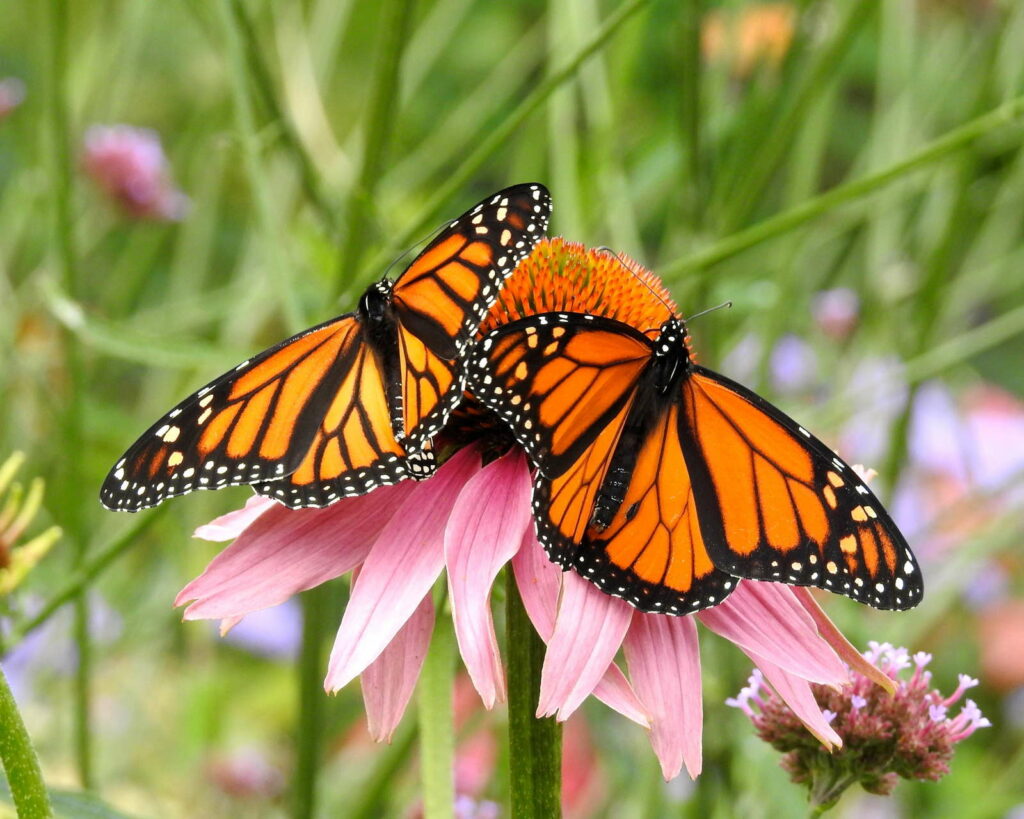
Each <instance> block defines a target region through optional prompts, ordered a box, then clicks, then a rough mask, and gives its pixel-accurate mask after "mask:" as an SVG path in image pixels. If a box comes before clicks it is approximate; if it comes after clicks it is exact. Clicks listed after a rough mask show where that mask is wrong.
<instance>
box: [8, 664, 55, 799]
mask: <svg viewBox="0 0 1024 819" xmlns="http://www.w3.org/2000/svg"><path fill="white" fill-rule="evenodd" d="M0 759H2V760H3V765H4V771H5V772H6V773H7V782H8V784H9V785H10V787H11V796H12V797H14V805H15V807H16V808H17V810H18V818H19V819H43V817H50V816H53V808H51V807H50V796H49V794H47V792H46V784H45V783H44V782H43V772H42V769H41V768H40V767H39V758H38V757H37V756H36V752H35V749H34V748H33V747H32V740H31V739H30V738H29V735H28V731H27V730H25V723H24V721H23V720H22V718H21V714H20V713H19V712H18V704H17V703H16V702H15V701H14V694H12V693H11V687H10V686H9V685H8V684H7V678H6V677H5V676H4V673H3V670H2V669H0Z"/></svg>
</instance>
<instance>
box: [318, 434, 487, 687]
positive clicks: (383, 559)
mask: <svg viewBox="0 0 1024 819" xmlns="http://www.w3.org/2000/svg"><path fill="white" fill-rule="evenodd" d="M479 470H480V453H479V452H477V450H476V448H475V447H467V448H466V449H463V450H462V451H460V452H458V453H457V454H455V455H453V456H452V458H451V459H450V460H449V461H448V462H447V463H445V465H444V466H442V467H441V468H440V469H439V470H438V471H437V473H436V474H435V475H434V476H433V477H432V478H431V479H430V480H429V481H424V482H423V483H421V484H417V485H415V486H414V487H413V489H412V491H411V492H409V494H408V495H407V496H406V498H405V502H404V503H403V504H402V505H401V507H400V508H399V509H398V510H397V512H395V514H394V516H393V517H392V518H391V520H389V521H388V522H387V524H386V525H385V526H384V528H383V529H382V530H381V533H380V535H379V536H378V537H377V539H376V541H374V544H373V546H372V548H371V549H370V553H369V555H367V557H366V561H365V563H363V568H362V572H361V573H360V576H359V582H358V583H357V584H356V586H355V588H353V590H352V596H351V598H349V601H348V605H347V606H346V607H345V615H344V617H342V620H341V627H340V628H339V629H338V635H337V637H336V638H335V640H334V648H333V650H332V651H331V660H330V664H329V666H328V670H327V679H326V680H325V681H324V687H325V688H326V689H327V690H328V691H337V690H338V689H339V688H341V687H342V686H344V685H345V684H346V683H348V682H349V681H350V680H351V679H352V678H353V677H355V676H357V675H358V674H360V673H361V672H362V671H363V669H364V668H366V667H367V666H368V665H369V664H370V663H372V662H373V661H374V660H375V659H377V657H378V656H379V655H380V653H381V652H382V651H383V650H384V648H385V646H387V644H388V643H390V642H391V640H392V638H393V637H394V636H395V635H396V634H397V633H398V630H399V629H400V628H401V627H402V626H403V625H404V624H405V622H406V620H408V619H409V617H411V616H412V613H413V612H414V611H415V610H416V608H417V606H419V604H420V601H422V600H423V598H424V597H425V596H426V595H427V594H429V592H430V587H431V586H433V584H434V581H435V580H437V578H438V575H440V574H441V569H442V568H444V528H445V525H446V524H447V522H448V517H449V515H450V514H451V511H452V507H453V506H454V505H455V499H456V498H457V497H458V495H459V492H460V491H461V490H462V487H463V485H464V484H465V483H466V481H467V480H469V478H470V477H471V476H473V475H474V474H476V473H477V472H478V471H479ZM399 485H401V484H399ZM379 491H380V490H377V491H375V492H372V493H371V494H369V495H367V496H366V497H374V496H376V494H377V492H379ZM327 508H328V509H332V508H333V507H327Z"/></svg>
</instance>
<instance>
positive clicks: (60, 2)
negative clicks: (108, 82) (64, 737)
mask: <svg viewBox="0 0 1024 819" xmlns="http://www.w3.org/2000/svg"><path fill="white" fill-rule="evenodd" d="M70 13H71V10H70V9H69V8H68V3H67V0H51V2H50V4H49V17H50V19H49V26H50V31H49V37H48V44H49V50H48V58H49V66H48V71H49V80H50V87H49V93H48V95H47V97H48V105H47V115H48V117H47V118H48V131H49V149H50V163H51V168H50V175H51V190H52V194H53V247H54V252H55V253H56V256H57V263H58V266H59V269H60V277H61V282H62V284H63V286H64V289H65V291H66V292H67V293H68V296H69V298H71V299H77V298H78V295H79V292H78V291H79V276H78V267H77V264H76V262H75V255H76V254H75V241H74V224H73V219H72V212H71V208H72V195H73V192H72V173H71V161H72V160H71V156H72V155H71V148H70V146H69V144H68V141H69V135H70V133H71V128H70V114H69V105H68V77H67V68H68V61H69V57H68V53H69V48H68V15H69V14H70ZM63 345H64V360H65V362H66V368H67V374H68V396H67V401H66V402H65V411H64V414H63V418H62V426H63V432H64V441H63V445H64V447H65V448H66V449H67V451H69V452H81V451H82V449H83V447H82V437H83V432H82V416H83V412H82V395H83V394H84V390H83V387H84V383H85V376H84V373H83V368H82V354H81V349H80V348H79V345H78V339H77V338H76V337H75V335H74V333H73V332H71V331H70V330H65V331H64V333H63ZM62 483H63V487H64V491H63V498H62V500H63V503H62V507H63V509H64V519H63V521H62V522H63V524H64V528H65V530H66V531H67V533H68V536H69V539H70V540H71V544H72V555H73V563H74V566H75V568H80V567H81V566H82V565H83V563H84V561H85V553H86V549H87V545H88V543H87V539H86V535H85V527H84V524H83V518H82V510H83V507H82V504H81V496H80V494H79V490H80V487H81V486H82V485H83V480H82V474H81V466H80V463H79V459H78V458H69V459H68V461H67V464H66V468H65V471H64V476H63V481H62ZM74 640H75V650H76V654H77V656H78V663H77V666H76V669H75V696H74V723H73V724H74V732H73V733H74V744H75V763H76V765H77V768H78V778H79V780H80V781H81V783H82V787H83V788H87V789H88V788H91V787H92V784H93V782H92V739H91V734H92V730H91V725H90V719H89V712H90V701H91V699H92V694H91V687H92V670H91V667H92V648H91V644H90V638H89V607H88V601H87V600H86V597H85V593H84V589H83V590H81V591H80V592H79V594H78V595H77V596H76V598H75V622H74Z"/></svg>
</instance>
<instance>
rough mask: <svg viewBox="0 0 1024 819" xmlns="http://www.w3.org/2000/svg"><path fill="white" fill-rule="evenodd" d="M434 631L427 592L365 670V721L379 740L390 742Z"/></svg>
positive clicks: (407, 702)
mask: <svg viewBox="0 0 1024 819" xmlns="http://www.w3.org/2000/svg"><path fill="white" fill-rule="evenodd" d="M356 583H358V579H357V580H356ZM433 631H434V601H433V600H432V599H431V597H430V595H429V594H428V595H427V596H426V597H424V598H423V599H422V600H421V601H420V604H419V605H418V606H417V607H416V610H415V611H414V612H413V613H412V616H411V617H410V618H409V619H408V620H407V621H406V622H405V625H404V626H402V627H401V628H400V629H399V630H398V633H397V634H396V635H395V637H394V639H393V640H392V641H391V642H390V643H388V646H387V648H385V649H384V650H383V651H382V652H381V653H380V656H379V657H377V659H376V660H374V661H373V662H372V663H370V664H369V665H368V666H367V667H366V670H365V671H364V672H363V674H362V677H361V678H360V686H361V688H362V691H363V702H364V704H365V705H366V724H367V727H368V728H369V729H370V736H372V737H373V738H374V740H376V741H377V742H391V737H392V736H394V733H395V729H396V728H397V727H398V723H399V722H400V721H401V719H402V715H403V714H404V713H405V709H406V706H408V704H409V700H410V699H411V698H412V692H413V691H414V690H415V689H416V681H417V680H418V679H419V676H420V671H421V670H422V668H423V661H424V660H425V659H426V658H427V649H428V648H429V647H430V635H431V634H432V633H433Z"/></svg>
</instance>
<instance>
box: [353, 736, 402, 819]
mask: <svg viewBox="0 0 1024 819" xmlns="http://www.w3.org/2000/svg"><path fill="white" fill-rule="evenodd" d="M418 737H419V729H418V727H417V726H416V724H415V723H413V722H410V721H409V720H404V721H403V722H402V724H401V725H400V726H399V727H398V734H397V735H396V736H395V739H394V740H393V741H392V743H391V745H389V746H387V747H386V748H383V749H382V750H381V751H380V753H379V754H378V756H377V762H376V764H375V765H374V768H373V771H372V772H371V774H370V776H369V777H368V778H367V780H366V781H365V782H364V783H363V784H362V785H361V786H360V787H359V788H358V790H357V791H356V793H355V797H354V800H353V803H351V804H350V805H349V808H348V810H349V813H348V814H347V815H348V817H349V819H376V817H378V816H386V815H387V812H386V808H387V806H388V803H389V802H390V797H391V795H392V788H393V787H394V782H395V777H397V776H398V775H399V773H400V772H401V771H402V770H404V769H405V766H406V763H407V762H408V761H409V757H410V756H412V752H413V750H415V748H416V740H417V738H418Z"/></svg>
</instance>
